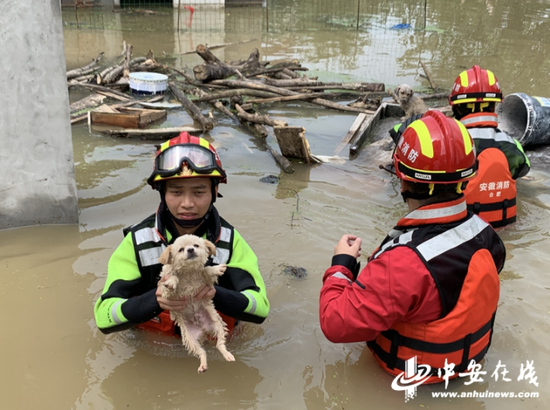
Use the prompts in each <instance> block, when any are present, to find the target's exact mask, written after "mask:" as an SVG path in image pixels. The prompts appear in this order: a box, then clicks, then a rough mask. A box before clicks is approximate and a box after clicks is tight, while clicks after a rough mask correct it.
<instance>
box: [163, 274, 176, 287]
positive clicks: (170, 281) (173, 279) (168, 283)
mask: <svg viewBox="0 0 550 410" xmlns="http://www.w3.org/2000/svg"><path fill="white" fill-rule="evenodd" d="M178 282H179V281H178V278H176V277H175V276H170V277H169V278H168V279H166V281H164V283H163V284H162V285H163V286H164V287H165V288H167V289H171V290H175V289H176V287H177V286H178Z"/></svg>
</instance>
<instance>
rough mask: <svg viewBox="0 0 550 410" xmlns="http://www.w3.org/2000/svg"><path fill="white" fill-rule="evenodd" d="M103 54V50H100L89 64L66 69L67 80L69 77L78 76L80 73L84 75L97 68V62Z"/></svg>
mask: <svg viewBox="0 0 550 410" xmlns="http://www.w3.org/2000/svg"><path fill="white" fill-rule="evenodd" d="M104 55H105V52H103V51H102V52H101V53H99V54H98V56H97V57H96V58H94V59H93V60H92V62H91V63H90V64H87V65H85V66H83V67H80V68H75V69H74V70H70V71H67V80H70V79H71V78H75V77H79V76H81V75H86V74H89V73H92V72H94V71H95V70H97V66H98V63H99V62H100V61H101V59H102V58H103V56H104Z"/></svg>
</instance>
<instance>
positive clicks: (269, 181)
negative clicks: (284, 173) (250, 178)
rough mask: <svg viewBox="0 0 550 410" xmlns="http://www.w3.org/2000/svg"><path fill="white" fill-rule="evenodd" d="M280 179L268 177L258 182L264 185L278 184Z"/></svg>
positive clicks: (274, 176) (275, 176) (273, 176)
mask: <svg viewBox="0 0 550 410" xmlns="http://www.w3.org/2000/svg"><path fill="white" fill-rule="evenodd" d="M279 180H280V178H279V177H278V176H277V175H268V176H266V177H263V178H260V182H263V183H264V184H278V183H279Z"/></svg>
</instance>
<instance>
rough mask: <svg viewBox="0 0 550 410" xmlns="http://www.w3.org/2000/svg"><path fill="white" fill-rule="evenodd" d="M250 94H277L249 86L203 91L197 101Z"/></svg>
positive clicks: (272, 95)
mask: <svg viewBox="0 0 550 410" xmlns="http://www.w3.org/2000/svg"><path fill="white" fill-rule="evenodd" d="M236 95H238V96H243V97H244V96H248V97H250V96H252V97H263V98H271V97H275V96H277V94H275V93H271V92H267V91H260V90H252V89H250V88H236V89H233V90H226V91H217V92H214V93H205V94H204V95H201V96H200V97H199V98H198V99H197V101H211V100H219V99H222V98H231V97H234V96H236Z"/></svg>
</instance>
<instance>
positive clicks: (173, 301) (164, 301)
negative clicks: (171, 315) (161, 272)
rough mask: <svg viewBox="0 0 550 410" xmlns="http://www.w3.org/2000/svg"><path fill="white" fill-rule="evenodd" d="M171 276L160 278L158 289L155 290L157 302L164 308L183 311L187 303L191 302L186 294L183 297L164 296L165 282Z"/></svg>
mask: <svg viewBox="0 0 550 410" xmlns="http://www.w3.org/2000/svg"><path fill="white" fill-rule="evenodd" d="M168 278H169V276H163V277H161V278H160V280H159V281H158V283H157V290H156V291H155V296H156V297H157V302H158V304H159V306H160V307H161V308H162V309H164V310H175V311H181V310H183V309H185V307H186V306H187V304H188V303H189V300H188V298H187V297H186V296H181V297H178V298H176V297H170V298H165V297H163V296H162V290H163V288H164V283H165V282H166V280H167V279H168Z"/></svg>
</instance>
